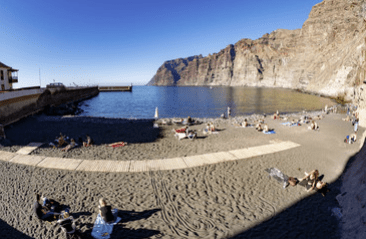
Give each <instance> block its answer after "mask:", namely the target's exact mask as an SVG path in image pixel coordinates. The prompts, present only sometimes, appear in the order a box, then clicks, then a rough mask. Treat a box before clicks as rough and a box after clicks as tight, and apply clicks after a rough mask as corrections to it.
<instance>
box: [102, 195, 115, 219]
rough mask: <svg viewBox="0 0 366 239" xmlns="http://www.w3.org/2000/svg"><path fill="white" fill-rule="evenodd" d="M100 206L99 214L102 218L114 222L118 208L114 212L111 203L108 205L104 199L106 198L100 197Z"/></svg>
mask: <svg viewBox="0 0 366 239" xmlns="http://www.w3.org/2000/svg"><path fill="white" fill-rule="evenodd" d="M98 208H99V215H100V216H101V217H102V219H103V220H104V221H105V222H106V223H113V222H114V221H115V218H116V217H117V213H118V210H117V209H115V210H114V212H112V207H111V206H110V205H108V206H107V203H106V201H105V200H104V198H101V199H99V206H98ZM113 214H115V215H113ZM115 216H116V217H115Z"/></svg>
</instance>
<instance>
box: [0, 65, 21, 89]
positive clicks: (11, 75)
mask: <svg viewBox="0 0 366 239" xmlns="http://www.w3.org/2000/svg"><path fill="white" fill-rule="evenodd" d="M17 82H18V70H16V69H13V68H11V67H10V66H7V65H5V64H3V63H1V62H0V87H1V88H0V91H3V90H11V89H13V83H17Z"/></svg>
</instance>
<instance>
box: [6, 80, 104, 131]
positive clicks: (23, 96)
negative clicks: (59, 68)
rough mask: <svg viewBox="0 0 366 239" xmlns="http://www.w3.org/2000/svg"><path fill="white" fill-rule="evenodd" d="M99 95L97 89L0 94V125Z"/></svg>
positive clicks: (52, 89) (55, 89) (40, 89)
mask: <svg viewBox="0 0 366 239" xmlns="http://www.w3.org/2000/svg"><path fill="white" fill-rule="evenodd" d="M98 94H99V90H98V87H70V88H51V89H49V88H38V89H26V90H18V91H11V92H4V93H1V94H0V125H2V126H6V125H9V124H11V123H14V122H16V121H18V120H20V119H22V118H24V117H27V116H29V115H32V114H35V113H37V112H40V111H43V110H44V109H45V108H46V107H50V106H58V105H60V104H66V103H73V102H78V101H82V100H86V99H89V98H92V97H94V96H96V95H98Z"/></svg>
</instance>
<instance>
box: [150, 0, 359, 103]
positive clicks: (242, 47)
mask: <svg viewBox="0 0 366 239" xmlns="http://www.w3.org/2000/svg"><path fill="white" fill-rule="evenodd" d="M365 22H366V3H365V1H364V0H354V1H344V0H324V1H323V2H321V3H318V4H316V5H315V6H314V7H313V8H312V10H311V12H310V14H309V18H308V19H307V20H306V21H305V23H304V24H303V26H302V28H301V29H296V30H284V29H278V30H276V31H273V32H272V33H270V34H265V35H263V37H261V38H259V39H257V40H251V39H242V40H240V41H238V42H237V43H236V44H235V45H229V46H227V47H226V48H225V49H223V50H221V51H220V52H218V53H215V54H212V55H211V54H210V55H208V56H206V57H202V56H201V55H200V56H193V57H188V58H180V59H176V60H171V61H167V62H165V63H164V64H163V65H162V66H161V67H160V68H159V69H158V70H157V72H156V74H155V76H154V77H153V78H152V79H151V81H150V82H149V83H148V85H177V86H187V85H191V86H206V85H224V86H264V87H286V88H292V89H299V90H302V91H306V92H313V93H317V94H321V95H324V96H333V97H338V96H340V95H341V96H342V97H344V98H345V99H348V100H349V99H352V98H354V96H353V95H352V92H354V89H355V87H358V86H359V85H360V84H362V82H363V81H364V80H365V71H364V67H365V58H366V31H365Z"/></svg>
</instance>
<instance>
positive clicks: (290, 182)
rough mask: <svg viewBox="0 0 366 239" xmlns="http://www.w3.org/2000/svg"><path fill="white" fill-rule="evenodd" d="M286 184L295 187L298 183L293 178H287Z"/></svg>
mask: <svg viewBox="0 0 366 239" xmlns="http://www.w3.org/2000/svg"><path fill="white" fill-rule="evenodd" d="M288 183H289V184H290V185H291V186H293V187H294V186H296V185H297V183H298V180H297V178H294V177H289V178H288Z"/></svg>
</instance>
